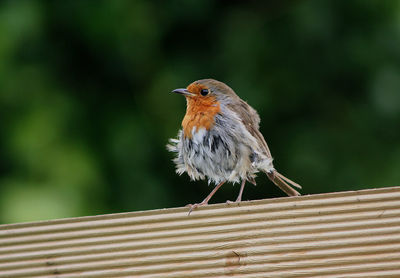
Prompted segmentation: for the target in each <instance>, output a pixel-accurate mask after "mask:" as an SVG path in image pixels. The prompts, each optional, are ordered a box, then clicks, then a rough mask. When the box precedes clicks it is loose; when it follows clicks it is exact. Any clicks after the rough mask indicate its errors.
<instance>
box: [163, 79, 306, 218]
mask: <svg viewBox="0 0 400 278" xmlns="http://www.w3.org/2000/svg"><path fill="white" fill-rule="evenodd" d="M172 92H173V93H177V94H181V95H183V96H185V98H186V103H187V107H186V114H185V117H184V118H183V121H182V129H181V130H179V132H178V137H177V139H170V144H168V145H167V148H168V150H169V151H171V152H174V153H176V157H175V159H174V160H173V161H174V162H175V164H176V172H177V173H178V174H179V175H181V174H183V173H184V172H186V173H187V174H188V175H189V177H190V178H191V180H198V179H205V178H207V179H208V183H215V184H216V187H215V188H214V189H213V190H212V191H211V193H210V194H209V195H208V196H207V197H206V198H205V199H204V200H203V201H202V202H201V203H198V204H194V205H191V204H190V205H188V206H189V207H190V211H189V214H190V212H191V211H192V210H193V209H195V208H197V207H199V206H203V205H207V204H208V202H209V200H210V199H211V197H212V196H213V195H214V194H215V192H217V190H218V189H219V188H220V187H221V186H222V185H223V184H224V183H225V182H227V181H228V182H233V183H236V182H241V186H240V190H239V195H238V197H237V199H236V202H240V201H241V200H242V194H243V189H244V186H245V183H246V181H249V182H251V183H252V184H254V185H255V184H256V182H255V179H254V178H255V176H256V173H257V172H260V171H261V172H264V173H266V175H267V177H268V178H269V179H270V180H271V181H272V182H273V183H274V184H275V185H277V186H278V187H279V188H280V189H281V190H283V191H284V192H285V193H286V194H287V195H289V196H298V195H300V193H299V192H297V191H296V190H295V189H294V188H293V187H292V186H295V187H297V188H301V186H300V185H298V184H297V183H295V182H293V181H291V180H290V179H288V178H286V177H285V176H283V175H282V174H280V173H278V172H277V171H276V170H275V168H274V165H273V164H272V156H271V152H270V150H269V148H268V145H267V143H266V142H265V139H264V137H263V135H262V134H261V133H260V131H259V123H260V117H259V116H258V114H257V111H256V110H255V109H253V108H252V107H251V106H250V105H248V104H247V103H246V102H245V101H243V100H242V99H241V98H239V97H238V95H236V93H235V92H234V91H233V90H232V89H231V88H230V87H229V86H228V85H226V84H224V83H222V82H220V81H217V80H214V79H202V80H198V81H195V82H193V83H192V84H190V85H189V86H188V87H187V88H186V89H176V90H173V91H172ZM291 185H292V186H291Z"/></svg>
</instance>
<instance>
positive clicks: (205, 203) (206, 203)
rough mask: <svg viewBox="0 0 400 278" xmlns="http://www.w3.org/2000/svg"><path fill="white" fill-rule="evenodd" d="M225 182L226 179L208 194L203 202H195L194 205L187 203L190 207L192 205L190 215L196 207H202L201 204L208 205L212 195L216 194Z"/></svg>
mask: <svg viewBox="0 0 400 278" xmlns="http://www.w3.org/2000/svg"><path fill="white" fill-rule="evenodd" d="M224 183H225V181H223V182H220V183H219V184H218V185H217V186H216V187H215V188H214V189H213V190H212V191H211V193H210V194H208V196H207V197H206V198H205V199H204V200H203V202H201V203H199V204H194V205H192V204H189V205H187V206H188V207H190V210H189V215H190V213H191V212H192V211H193V210H194V209H195V208H198V207H200V206H205V205H208V201H210V199H211V197H212V196H213V195H214V194H215V192H217V190H218V189H219V188H220V187H221V186H222V185H223V184H224Z"/></svg>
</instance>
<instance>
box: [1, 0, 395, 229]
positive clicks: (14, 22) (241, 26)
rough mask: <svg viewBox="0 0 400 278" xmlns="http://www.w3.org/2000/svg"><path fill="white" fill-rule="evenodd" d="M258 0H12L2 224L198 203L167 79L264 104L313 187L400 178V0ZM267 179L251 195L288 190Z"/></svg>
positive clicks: (280, 163) (199, 191) (290, 162)
mask: <svg viewBox="0 0 400 278" xmlns="http://www.w3.org/2000/svg"><path fill="white" fill-rule="evenodd" d="M261 2H262V1H261ZM261 2H260V1H259V2H255V1H254V2H250V1H176V0H175V1H145V0H136V1H128V0H126V1H124V0H115V1H34V0H31V1H3V2H1V3H0V33H1V38H0V61H1V62H0V127H1V129H0V222H3V223H5V222H16V221H27V220H37V219H49V218H60V217H69V216H81V215H90V214H100V213H111V212H122V211H132V210H145V209H155V208H163V207H174V206H182V205H186V204H187V203H194V202H200V201H201V200H202V199H203V198H204V197H205V196H206V195H207V194H208V192H209V191H210V190H211V187H210V186H207V183H206V182H189V179H188V177H187V176H181V177H178V176H177V175H176V174H175V173H174V165H173V164H172V162H171V161H170V159H171V158H172V155H171V154H170V153H168V152H167V151H166V149H165V144H166V143H167V140H168V138H170V137H174V136H175V135H176V133H177V131H178V129H179V127H180V122H181V120H182V118H183V115H184V112H185V100H184V98H183V97H180V96H177V95H174V94H170V93H169V92H170V91H171V90H172V89H175V88H178V87H184V86H186V85H188V84H189V83H190V82H192V81H194V80H196V79H201V78H208V77H211V78H215V79H218V80H221V81H224V82H226V83H227V84H229V85H230V86H231V87H232V88H233V89H234V90H235V91H236V92H237V93H238V94H239V95H240V96H241V97H242V98H243V99H245V100H247V101H248V103H249V104H251V105H252V106H253V107H254V108H256V109H257V110H258V111H259V113H260V117H261V130H262V132H263V134H264V135H265V137H266V139H267V142H268V143H269V146H270V149H271V151H272V154H273V155H274V157H275V166H276V168H277V169H278V170H279V171H280V172H282V173H283V174H284V175H286V176H288V177H289V178H291V179H293V180H294V181H296V182H298V183H300V184H301V185H303V191H302V192H303V194H311V193H319V192H333V191H340V190H355V189H363V188H374V187H384V186H385V187H386V186H395V185H399V184H400V144H399V142H400V128H399V126H400V5H399V2H398V1H385V0H382V1H317V0H313V1H267V2H266V3H264V4H260V3H261ZM264 2H265V1H264ZM257 183H258V185H257V187H254V186H252V185H247V187H246V189H245V191H244V199H245V200H246V199H261V198H269V197H276V196H283V195H284V194H283V193H282V192H279V190H278V189H277V188H275V186H274V185H273V184H272V183H271V182H269V181H268V180H267V178H266V177H265V176H264V175H260V176H259V177H258V179H257ZM238 190H239V187H238V186H234V187H233V186H232V185H229V184H228V185H225V186H224V187H223V188H222V189H221V191H219V192H218V193H217V195H216V197H215V199H214V200H212V201H213V202H224V201H225V200H226V199H230V200H234V199H235V198H236V194H237V191H238Z"/></svg>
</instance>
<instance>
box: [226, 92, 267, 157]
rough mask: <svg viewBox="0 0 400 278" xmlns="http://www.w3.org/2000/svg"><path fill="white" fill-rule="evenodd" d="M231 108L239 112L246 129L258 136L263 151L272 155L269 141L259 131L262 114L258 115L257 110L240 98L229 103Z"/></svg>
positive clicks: (255, 136)
mask: <svg viewBox="0 0 400 278" xmlns="http://www.w3.org/2000/svg"><path fill="white" fill-rule="evenodd" d="M229 108H230V109H231V110H233V111H235V112H236V113H238V114H239V117H240V118H241V119H242V123H243V124H244V125H245V127H246V129H247V130H248V131H249V132H250V134H251V135H253V136H254V138H256V140H257V142H258V144H259V146H260V148H261V150H262V152H264V153H265V154H266V155H267V156H268V157H271V152H270V150H269V148H268V145H267V142H265V139H264V137H263V135H262V134H261V132H260V131H259V127H260V116H258V113H257V111H256V110H255V109H254V108H253V107H251V106H250V105H248V104H247V103H246V102H245V101H243V100H241V99H240V98H238V101H237V102H234V103H233V102H232V103H231V104H229Z"/></svg>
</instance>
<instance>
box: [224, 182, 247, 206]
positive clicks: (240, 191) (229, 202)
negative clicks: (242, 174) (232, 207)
mask: <svg viewBox="0 0 400 278" xmlns="http://www.w3.org/2000/svg"><path fill="white" fill-rule="evenodd" d="M245 184H246V180H242V184H241V185H240V190H239V195H238V196H237V198H236V201H235V202H232V201H230V200H228V201H226V203H227V204H234V203H240V202H241V201H242V194H243V189H244V185H245Z"/></svg>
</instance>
